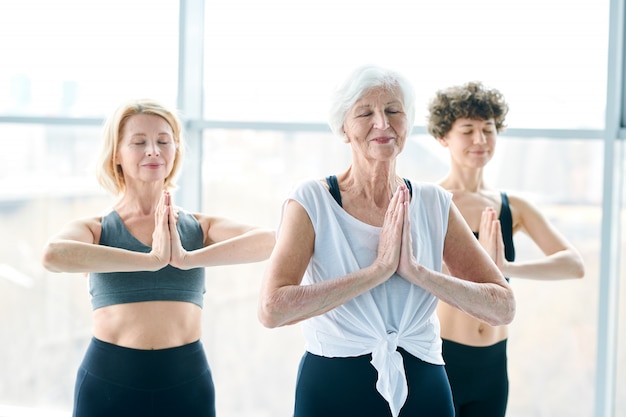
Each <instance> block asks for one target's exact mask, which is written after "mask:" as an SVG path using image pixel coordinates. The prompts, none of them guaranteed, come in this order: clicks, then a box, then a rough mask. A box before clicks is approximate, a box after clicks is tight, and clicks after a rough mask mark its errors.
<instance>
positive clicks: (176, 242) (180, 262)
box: [168, 198, 187, 269]
mask: <svg viewBox="0 0 626 417" xmlns="http://www.w3.org/2000/svg"><path fill="white" fill-rule="evenodd" d="M170 203H171V198H170ZM168 223H169V229H170V230H169V231H170V238H171V242H172V252H171V256H170V265H172V266H174V267H176V268H179V269H185V268H184V264H185V259H186V258H187V251H186V250H185V248H184V247H183V244H182V242H181V240H180V234H179V233H178V228H177V227H176V225H177V224H178V210H176V209H175V208H174V205H173V204H171V208H170V215H169V219H168Z"/></svg>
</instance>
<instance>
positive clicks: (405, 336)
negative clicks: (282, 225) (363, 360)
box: [279, 179, 452, 416]
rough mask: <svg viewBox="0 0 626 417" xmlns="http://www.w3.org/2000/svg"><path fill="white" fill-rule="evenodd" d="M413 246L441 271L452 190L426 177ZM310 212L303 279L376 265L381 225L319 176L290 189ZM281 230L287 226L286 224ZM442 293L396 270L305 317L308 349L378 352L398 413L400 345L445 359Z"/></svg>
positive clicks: (386, 392)
mask: <svg viewBox="0 0 626 417" xmlns="http://www.w3.org/2000/svg"><path fill="white" fill-rule="evenodd" d="M411 185H412V199H411V203H410V215H411V219H410V221H411V233H412V240H413V251H414V253H415V257H416V259H417V262H418V263H420V264H422V265H424V266H425V267H427V268H429V269H432V270H435V271H441V267H442V262H443V259H442V257H443V244H444V240H445V235H446V231H447V226H448V215H449V209H450V203H451V199H452V197H451V194H450V193H449V192H447V191H445V190H444V189H443V188H441V187H439V186H437V185H434V184H426V183H414V182H412V183H411ZM288 199H291V200H295V201H297V202H298V203H300V204H301V205H302V206H303V207H304V209H305V210H306V212H307V213H308V215H309V217H310V219H311V222H312V224H313V228H314V229H315V247H314V250H313V256H312V258H311V260H310V262H309V265H308V267H307V270H306V273H305V276H304V278H303V281H302V285H307V284H313V283H316V282H322V281H325V280H330V279H334V278H337V277H340V276H343V275H346V274H348V273H350V272H354V271H356V270H359V269H362V268H364V267H367V266H369V265H371V264H372V263H373V261H374V260H375V258H376V254H377V250H378V240H379V236H380V232H381V228H380V227H375V226H372V225H369V224H366V223H363V222H361V221H360V220H357V219H356V218H354V217H352V216H351V215H350V214H348V213H347V212H346V211H345V210H344V209H343V208H342V207H341V206H339V204H337V202H336V201H335V200H334V198H333V197H332V195H331V194H330V192H329V191H328V189H327V188H326V187H325V186H324V184H323V183H322V182H320V180H317V179H309V180H305V181H303V182H301V183H300V184H299V185H298V186H297V187H295V189H294V190H293V191H292V193H291V194H290V195H289V198H288ZM279 233H280V229H279ZM436 306H437V298H436V297H435V296H434V295H432V294H431V293H429V292H427V291H425V290H423V289H422V288H421V287H419V286H417V285H414V284H411V283H410V282H408V281H407V280H405V279H404V278H402V277H400V276H399V275H397V274H394V275H393V276H392V277H391V278H390V279H389V280H387V281H386V282H384V283H383V284H381V285H378V286H377V287H375V288H373V289H371V290H370V291H368V292H367V293H364V294H362V295H360V296H358V297H356V298H354V299H352V300H350V301H348V302H347V303H345V304H343V305H341V306H339V307H336V308H334V309H333V310H331V311H329V312H327V313H325V314H322V315H320V316H316V317H312V318H310V319H307V320H305V321H303V322H302V324H301V325H302V330H303V333H304V337H305V340H306V350H307V351H309V352H311V353H313V354H315V355H318V356H325V357H331V358H332V357H352V356H360V355H365V354H369V353H371V354H372V361H371V363H372V365H373V366H374V367H375V368H376V370H377V372H378V381H377V383H376V388H377V390H378V391H379V392H380V393H381V395H382V396H383V397H384V398H385V399H386V400H387V401H388V402H389V405H390V408H391V411H392V414H393V415H394V416H397V415H398V413H399V412H400V408H401V407H402V405H403V404H404V402H405V401H406V397H407V392H408V388H407V383H406V376H405V372H404V366H403V360H402V356H401V355H400V353H398V352H397V350H396V349H397V347H398V346H400V347H402V348H404V349H405V350H406V351H407V352H409V353H410V354H412V355H414V356H415V357H417V358H419V359H421V360H423V361H425V362H429V363H432V364H438V365H443V363H444V362H443V358H442V355H441V338H440V333H439V331H440V330H439V320H438V318H437V315H436V313H435V308H436Z"/></svg>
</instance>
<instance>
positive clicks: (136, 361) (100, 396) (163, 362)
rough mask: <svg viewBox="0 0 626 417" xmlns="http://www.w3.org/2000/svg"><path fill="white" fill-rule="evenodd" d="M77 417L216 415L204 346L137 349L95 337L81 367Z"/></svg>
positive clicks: (200, 344) (189, 345) (76, 395)
mask: <svg viewBox="0 0 626 417" xmlns="http://www.w3.org/2000/svg"><path fill="white" fill-rule="evenodd" d="M73 416H74V417H87V416H88V417H99V416H102V417H104V416H115V417H125V416H128V417H131V416H133V417H137V416H142V417H166V416H168V417H170V416H193V417H214V416H215V392H214V387H213V378H212V376H211V371H210V369H209V364H208V362H207V360H206V355H205V353H204V349H203V347H202V343H201V342H200V341H197V342H194V343H190V344H188V345H185V346H180V347H175V348H170V349H160V350H137V349H129V348H125V347H120V346H117V345H113V344H110V343H106V342H103V341H100V340H98V339H95V338H93V339H92V340H91V343H90V345H89V347H88V348H87V352H86V354H85V358H84V359H83V362H82V364H81V366H80V368H79V369H78V374H77V378H76V387H75V391H74V413H73Z"/></svg>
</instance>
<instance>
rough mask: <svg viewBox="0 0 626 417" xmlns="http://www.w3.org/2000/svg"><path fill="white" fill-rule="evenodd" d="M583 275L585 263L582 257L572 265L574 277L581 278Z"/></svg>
mask: <svg viewBox="0 0 626 417" xmlns="http://www.w3.org/2000/svg"><path fill="white" fill-rule="evenodd" d="M584 277H585V264H584V262H583V260H582V259H579V260H578V262H576V265H575V266H574V278H576V279H582V278H584Z"/></svg>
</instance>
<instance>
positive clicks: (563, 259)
mask: <svg viewBox="0 0 626 417" xmlns="http://www.w3.org/2000/svg"><path fill="white" fill-rule="evenodd" d="M502 272H503V273H504V275H506V276H507V277H511V278H513V277H515V278H527V279H538V280H562V279H574V278H582V277H583V276H584V275H585V267H584V264H583V261H582V257H581V256H580V255H579V254H578V253H577V252H575V251H573V250H570V249H566V250H563V251H559V252H556V253H554V254H552V255H549V256H545V257H543V258H540V259H535V260H529V261H522V262H508V263H506V264H505V265H504V267H503V268H502Z"/></svg>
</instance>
